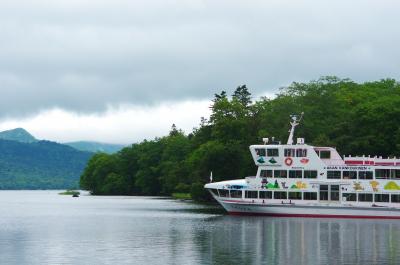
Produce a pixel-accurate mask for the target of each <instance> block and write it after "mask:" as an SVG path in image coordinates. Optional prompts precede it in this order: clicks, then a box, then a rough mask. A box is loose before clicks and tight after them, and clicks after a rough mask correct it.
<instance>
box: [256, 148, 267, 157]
mask: <svg viewBox="0 0 400 265" xmlns="http://www.w3.org/2000/svg"><path fill="white" fill-rule="evenodd" d="M256 154H257V155H258V156H265V149H264V148H256Z"/></svg>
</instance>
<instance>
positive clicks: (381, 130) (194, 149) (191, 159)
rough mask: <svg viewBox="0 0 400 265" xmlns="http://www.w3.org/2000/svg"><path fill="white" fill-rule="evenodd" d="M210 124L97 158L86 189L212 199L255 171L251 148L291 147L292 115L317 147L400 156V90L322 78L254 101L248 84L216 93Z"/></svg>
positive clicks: (389, 82)
mask: <svg viewBox="0 0 400 265" xmlns="http://www.w3.org/2000/svg"><path fill="white" fill-rule="evenodd" d="M211 110H212V113H211V116H210V118H209V120H207V119H205V118H201V122H200V125H199V127H198V128H195V129H193V131H192V132H191V133H190V134H189V135H185V134H184V133H183V132H182V131H181V130H179V129H178V128H177V127H176V126H175V125H173V126H172V128H171V131H170V133H169V135H167V136H165V137H162V138H156V139H154V140H152V141H146V140H145V141H143V142H142V143H139V144H134V145H132V146H130V147H126V148H124V149H122V150H121V151H119V152H118V153H116V154H114V155H111V156H110V155H105V154H97V155H95V156H94V157H93V158H92V159H91V160H90V161H89V163H88V164H87V167H86V169H85V172H84V173H83V174H82V177H81V186H82V187H83V188H85V189H88V190H90V191H91V192H92V193H94V194H137V195H170V194H171V193H174V192H178V193H186V192H188V191H190V193H191V196H192V198H193V199H195V200H205V199H208V198H210V196H209V195H208V194H207V192H205V190H204V189H203V186H204V184H205V183H206V182H208V181H209V175H210V172H211V171H212V172H213V176H214V181H221V180H227V179H235V178H243V177H245V176H246V175H248V174H252V173H253V174H254V172H255V166H254V163H253V161H252V159H251V156H250V154H249V152H248V146H249V145H251V144H257V143H260V142H261V138H262V137H271V136H275V138H276V139H279V140H281V141H282V142H285V140H286V139H287V136H288V129H289V119H290V118H289V115H290V114H294V113H301V112H304V113H305V115H304V119H303V122H302V124H301V126H299V127H298V128H297V131H296V136H301V137H305V138H306V141H307V142H308V143H310V144H314V145H323V146H334V147H336V148H337V149H338V151H339V152H341V153H344V154H352V155H362V154H371V155H382V156H388V155H396V156H399V155H400V144H399V142H400V128H399V126H398V124H400V85H399V83H398V82H396V81H395V80H393V79H384V80H380V81H375V82H366V83H362V84H358V83H355V82H354V81H351V80H349V79H339V78H337V77H330V76H328V77H323V78H320V79H318V80H315V81H311V82H308V83H297V82H295V83H292V84H291V85H290V86H288V87H286V88H282V89H281V90H280V93H279V94H277V96H276V97H275V98H274V99H267V98H260V99H259V100H256V101H255V102H252V100H251V94H250V92H249V90H248V88H247V87H246V86H245V85H242V86H239V87H237V88H236V90H235V91H234V93H233V95H232V97H228V96H227V93H226V92H225V91H222V92H221V93H220V94H215V97H214V99H213V100H212V106H211Z"/></svg>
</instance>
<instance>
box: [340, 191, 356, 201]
mask: <svg viewBox="0 0 400 265" xmlns="http://www.w3.org/2000/svg"><path fill="white" fill-rule="evenodd" d="M342 197H343V198H346V199H345V201H347V202H356V201H357V193H343V194H342Z"/></svg>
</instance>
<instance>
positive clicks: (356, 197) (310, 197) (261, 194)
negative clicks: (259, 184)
mask: <svg viewBox="0 0 400 265" xmlns="http://www.w3.org/2000/svg"><path fill="white" fill-rule="evenodd" d="M211 192H212V193H214V195H215V196H219V197H230V198H242V191H241V190H222V189H218V190H217V189H212V190H211ZM342 197H343V198H346V201H352V202H356V201H359V202H392V203H400V194H372V193H342ZM245 198H246V199H277V200H306V201H316V200H318V192H307V191H305V192H300V191H256V190H246V191H245ZM327 198H328V197H326V199H325V198H320V200H327ZM338 199H339V198H337V200H338ZM331 200H333V198H331Z"/></svg>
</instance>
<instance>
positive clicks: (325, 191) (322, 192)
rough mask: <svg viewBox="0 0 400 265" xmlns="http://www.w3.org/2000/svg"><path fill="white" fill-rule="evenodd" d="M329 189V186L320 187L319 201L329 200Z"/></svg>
mask: <svg viewBox="0 0 400 265" xmlns="http://www.w3.org/2000/svg"><path fill="white" fill-rule="evenodd" d="M328 192H329V187H328V185H320V186H319V200H320V201H327V200H329V193H328Z"/></svg>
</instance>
